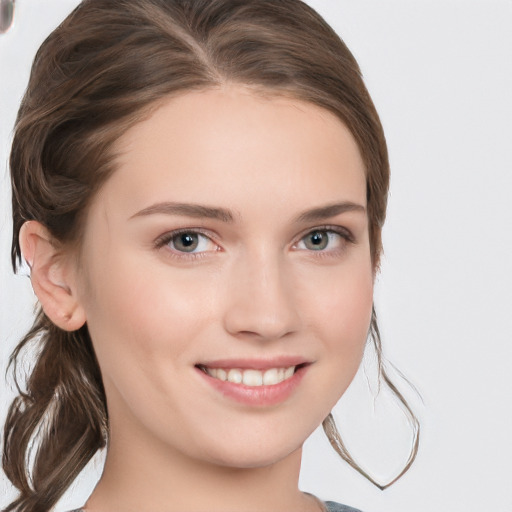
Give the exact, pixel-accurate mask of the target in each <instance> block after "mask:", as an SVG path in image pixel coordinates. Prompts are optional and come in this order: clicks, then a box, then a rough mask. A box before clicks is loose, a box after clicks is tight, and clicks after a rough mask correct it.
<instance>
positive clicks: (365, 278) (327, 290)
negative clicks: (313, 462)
mask: <svg viewBox="0 0 512 512" xmlns="http://www.w3.org/2000/svg"><path fill="white" fill-rule="evenodd" d="M314 289H315V290H316V291H314V290H313V287H311V288H310V290H309V298H307V299H306V302H307V304H305V305H304V306H303V308H302V309H303V311H305V312H306V315H307V316H306V318H307V321H308V323H309V328H310V330H312V331H314V332H315V334H316V338H317V339H319V340H320V341H321V344H322V345H323V348H324V350H325V351H326V353H327V354H328V355H329V357H330V358H331V361H332V365H331V367H332V369H333V371H334V372H339V373H338V375H339V377H340V378H341V380H343V381H344V382H342V383H341V385H342V387H343V386H345V387H346V386H347V385H348V383H349V382H350V380H351V379H352V377H353V375H354V374H355V372H356V371H357V368H358V367H359V364H360V362H361V359H362V356H363V352H364V348H365V345H366V339H367V335H368V330H369V327H370V321H371V315H372V305H373V274H372V271H371V264H368V265H356V266H353V267H351V268H350V269H347V270H345V269H342V270H341V271H340V272H339V273H337V275H336V273H332V274H331V275H330V276H329V277H327V276H326V277H325V278H324V279H321V280H317V281H316V283H315V286H314ZM343 376H344V377H343ZM347 381H348V382H347Z"/></svg>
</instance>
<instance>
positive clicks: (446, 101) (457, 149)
mask: <svg viewBox="0 0 512 512" xmlns="http://www.w3.org/2000/svg"><path fill="white" fill-rule="evenodd" d="M309 3H310V4H311V5H312V6H313V7H315V8H316V9H317V10H318V11H319V12H320V13H321V14H322V15H324V16H325V18H326V19H327V21H328V22H329V23H331V24H332V25H333V27H334V28H335V29H336V30H337V31H338V32H339V34H340V35H341V36H342V38H343V39H344V40H345V42H346V43H347V45H348V46H349V48H350V49H351V50H352V52H353V53H354V55H355V56H356V58H357V59H358V61H359V63H360V65H361V68H362V71H363V74H364V76H365V79H366V82H367V85H368V88H369V90H370V93H371V94H372V96H373V99H374V101H375V103H376V105H377V108H378V110H379V112H380V115H381V118H382V122H383V124H384V128H385V131H386V134H387V139H388V144H389V151H390V158H391V168H392V186H391V195H390V203H389V213H388V220H387V225H386V227H385V231H384V244H385V256H384V260H383V264H382V272H381V275H380V277H379V280H378V284H377V290H376V304H377V310H378V312H379V316H380V323H381V330H382V334H383V341H384V347H385V352H386V355H387V357H388V359H390V360H391V361H392V362H393V363H395V364H396V365H397V366H398V367H399V368H400V370H402V371H403V372H404V373H405V374H406V375H407V377H408V378H409V379H410V380H411V381H412V382H413V383H414V384H415V386H416V387H417V388H418V389H419V391H420V393H421V395H422V397H423V402H422V401H421V400H419V399H418V398H417V397H416V396H415V395H414V393H413V392H411V391H407V389H408V388H407V387H406V386H405V385H404V383H403V382H402V383H401V387H402V389H404V390H406V392H407V396H408V397H410V398H411V399H412V402H413V404H414V407H415V409H416V411H417V412H418V414H419V416H420V418H421V421H422V442H421V447H420V453H419V456H418V459H417V461H416V463H415V465H414V466H413V468H412V469H411V471H410V472H409V473H408V474H407V475H406V476H405V477H404V478H403V479H402V480H400V481H399V482H398V483H397V484H395V485H394V486H392V487H391V488H389V489H387V490H386V491H380V490H378V489H376V488H375V487H373V486H372V485H371V484H370V483H368V482H366V481H365V480H364V479H363V478H362V477H361V476H359V475H358V474H357V473H355V472H354V471H353V470H351V469H349V468H348V467H347V466H346V465H345V464H344V463H343V462H341V461H339V459H338V457H337V456H336V455H335V454H334V453H333V452H332V450H331V449H330V447H329V445H328V443H327V441H326V440H325V439H324V437H323V436H322V435H321V433H319V432H317V433H315V434H314V435H313V437H312V439H311V440H309V441H308V442H307V443H306V447H305V456H304V467H303V473H302V477H301V487H302V488H303V489H304V490H308V491H310V492H313V493H315V494H317V495H318V496H320V497H322V498H324V499H333V500H337V501H341V502H344V503H347V504H350V505H352V506H355V507H358V508H361V509H362V510H364V512H433V511H436V512H444V511H446V512H452V511H454V512H482V511H484V510H492V511H493V512H512V441H511V437H512V376H511V372H510V367H511V366H512V334H511V333H512V292H511V288H512V213H511V211H510V210H511V208H512V201H511V198H510V195H511V191H512V128H511V124H512V99H511V91H512V1H511V0H501V1H499V0H480V1H477V0H466V1H462V0H459V1H456V0H430V1H427V0H417V1H409V0H373V1H370V0H357V1H356V0H314V1H313V0H311V1H309ZM76 4H77V0H44V1H42V0H17V3H16V5H17V12H16V15H17V17H16V24H15V25H14V27H13V28H12V29H11V31H10V32H9V33H7V34H5V35H1V36H0V349H1V351H0V360H1V362H2V365H1V366H0V371H1V372H2V374H3V372H4V369H5V363H6V360H7V357H8V354H9V353H10V351H11V350H12V348H13V347H14V345H15V343H16V342H17V340H18V339H19V337H20V336H21V335H22V334H23V333H24V331H25V330H26V328H27V327H28V325H29V323H30V313H31V308H32V304H33V302H34V301H33V297H32V294H31V291H30V286H29V282H28V279H27V278H26V277H23V276H13V275H12V272H11V270H10V262H9V249H10V238H11V226H10V213H9V208H10V195H9V181H8V177H7V171H6V167H7V165H6V163H7V158H8V151H9V150H8V148H9V141H10V138H11V130H12V126H13V123H14V119H15V114H16V110H17V107H18V104H19V100H20V98H21V95H22V92H23V89H24V87H25V86H26V83H27V80H28V73H29V68H30V64H31V60H32V58H33V56H34V53H35V51H36V49H37V47H38V45H39V44H40V43H41V42H42V40H43V39H44V37H45V36H46V35H47V34H48V33H49V31H50V30H51V29H52V28H54V27H55V26H56V25H57V24H58V23H59V22H60V21H61V20H62V19H63V17H64V16H65V15H66V14H67V12H69V11H70V10H71V8H72V7H73V6H74V5H76ZM369 355H370V356H371V354H369ZM368 360H369V364H367V365H366V366H367V367H368V368H369V370H368V375H369V378H370V380H371V357H369V358H368ZM364 380H365V379H364V376H363V374H361V375H359V376H358V377H357V379H356V382H355V384H354V386H353V387H352V388H351V389H350V390H349V393H348V394H347V396H346V397H344V398H343V399H342V402H344V403H340V404H339V406H338V409H337V411H336V415H337V417H338V419H339V420H340V423H341V426H340V429H341V430H342V432H343V433H344V435H345V438H346V442H347V444H348V445H349V447H352V448H353V451H354V455H355V456H356V458H358V459H359V460H360V461H361V463H362V464H364V465H365V467H367V468H368V469H369V470H370V471H371V472H372V473H374V474H375V475H377V476H379V477H380V478H383V479H385V478H386V477H388V476H390V475H392V473H393V471H396V469H397V468H398V467H399V465H400V463H401V462H403V460H404V459H405V458H406V456H407V450H408V443H409V442H410V434H408V431H407V429H406V428H405V423H404V421H403V419H402V416H401V415H400V412H399V410H398V408H396V407H395V406H394V405H393V402H392V401H391V400H389V397H387V395H386V394H385V393H381V395H379V398H377V399H376V400H375V412H373V410H372V404H373V400H374V399H373V397H372V395H371V394H370V392H369V391H368V388H367V386H366V385H365V383H364ZM0 391H1V393H2V395H1V409H0V416H1V417H0V419H3V417H4V415H5V409H6V407H7V402H8V401H9V399H10V397H11V392H10V390H9V388H8V387H6V386H5V385H4V384H3V382H2V384H1V387H0ZM368 404H369V405H368ZM92 466H96V470H94V468H93V469H92V470H91V471H89V472H87V473H86V474H85V475H84V476H83V478H81V480H80V482H79V483H78V484H77V486H75V488H74V489H73V490H72V492H69V493H68V494H67V495H66V496H65V498H64V499H63V500H62V501H61V503H60V504H59V506H58V507H57V510H58V511H60V510H65V509H66V508H70V507H72V506H78V505H81V504H82V503H83V502H84V500H85V497H86V495H87V493H88V492H89V491H90V490H91V487H92V486H93V484H94V481H95V478H97V471H98V468H99V467H100V461H96V463H95V464H92ZM95 471H96V472H95ZM9 494H10V490H9V486H8V484H7V482H6V479H5V478H3V479H0V506H1V505H5V504H6V503H7V496H8V495H9Z"/></svg>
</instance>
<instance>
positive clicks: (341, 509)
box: [69, 501, 361, 512]
mask: <svg viewBox="0 0 512 512" xmlns="http://www.w3.org/2000/svg"><path fill="white" fill-rule="evenodd" d="M324 503H325V506H326V507H327V508H326V510H327V512H361V511H360V510H358V509H356V508H352V507H347V505H342V504H341V503H336V502H334V501H326V502H324ZM69 512H84V510H83V509H81V508H77V509H75V510H70V511H69Z"/></svg>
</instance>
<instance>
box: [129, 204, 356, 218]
mask: <svg viewBox="0 0 512 512" xmlns="http://www.w3.org/2000/svg"><path fill="white" fill-rule="evenodd" d="M354 211H355V212H362V213H365V212H366V208H365V207H364V206H362V205H360V204H356V203H352V202H350V201H344V202H341V203H334V204H329V205H327V206H320V207H318V208H312V209H311V210H307V211H305V212H302V213H301V214H300V215H299V216H298V217H296V219H295V222H296V223H303V222H317V221H321V220H324V219H328V218H330V217H335V216H337V215H341V214H342V213H346V212H354ZM156 214H164V215H179V216H182V217H193V218H197V219H202V218H207V219H216V220H220V221H222V222H226V223H232V222H234V215H233V213H232V212H231V211H230V210H227V209H225V208H216V207H212V206H205V205H200V204H193V203H173V202H163V203H156V204H153V205H151V206H148V207H147V208H144V209H143V210H140V211H139V212H137V213H135V214H134V215H132V216H131V217H130V219H133V218H137V217H146V216H148V215H156Z"/></svg>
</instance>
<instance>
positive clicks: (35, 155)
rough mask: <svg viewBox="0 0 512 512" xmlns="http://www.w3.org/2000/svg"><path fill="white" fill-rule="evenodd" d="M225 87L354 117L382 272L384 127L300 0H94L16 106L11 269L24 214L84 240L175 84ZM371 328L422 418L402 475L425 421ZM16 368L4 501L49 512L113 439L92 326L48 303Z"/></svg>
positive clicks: (52, 44)
mask: <svg viewBox="0 0 512 512" xmlns="http://www.w3.org/2000/svg"><path fill="white" fill-rule="evenodd" d="M223 84H241V85H244V86H247V87H251V88H253V89H254V90H255V91H256V92H258V91H260V92H261V93H262V94H266V95H272V94H276V95H284V96H287V97H291V98H294V99H298V100H302V101H306V102H310V103H313V104H315V105H318V106H320V107H323V108H325V109H327V110H329V111H330V112H332V113H334V114H335V115H336V116H337V117H338V118H339V119H340V120H341V121H342V122H343V123H344V124H345V125H346V126H347V127H348V129H349V130H350V132H351V133H352V135H353V137H354V138H355V140H356V142H357V145H358V147H359V150H360V153H361V155H362V158H363V161H364V164H365V169H366V185H367V205H368V208H367V211H368V223H369V237H370V250H371V257H372V262H373V265H374V269H375V271H376V270H377V268H378V265H379V258H380V254H381V250H382V244H381V230H382V226H383V223H384V219H385V213H386V202H387V194H388V186H389V163H388V155H387V148H386V142H385V138H384V133H383V130H382V126H381V123H380V121H379V117H378V114H377V112H376V110H375V107H374V105H373V103H372V100H371V98H370V96H369V94H368V91H367V89H366V87H365V85H364V83H363V80H362V76H361V72H360V69H359V66H358V64H357V62H356V60H355V59H354V57H353V56H352V54H351V53H350V51H349V50H348V48H347V47H346V46H345V44H344V43H343V41H342V40H341V39H340V38H339V37H338V35H337V34H336V33H335V32H334V31H333V30H332V28H331V27H330V26H329V25H328V24H327V23H326V22H325V21H324V20H323V19H322V18H321V17H320V16H319V15H318V14H317V13H316V12H315V11H314V10H313V9H311V8H310V7H308V6H307V5H306V4H304V3H303V2H301V1H300V0H251V1H250V2H248V1H246V0H84V1H83V2H82V3H81V4H80V5H79V6H78V7H77V8H76V9H75V10H74V11H73V12H72V13H71V14H70V15H69V16H68V18H67V19H66V20H65V21H64V22H63V23H62V24H61V25H60V26H59V27H58V28H57V29H56V30H55V31H54V32H53V33H52V34H50V36H49V37H48V38H47V39H46V41H45V42H44V43H43V44H42V46H41V47H40V49H39V51H38V52H37V54H36V57H35V60H34V63H33V67H32V72H31V77H30V81H29V84H28V87H27V90H26V93H25V96H24V98H23V101H22V104H21V107H20V110H19V113H18V117H17V121H16V126H15V133H14V139H13V144H12V151H11V156H10V170H11V179H12V190H13V197H12V207H13V242H12V253H11V256H12V264H13V268H14V270H15V271H16V270H17V268H18V266H19V264H20V262H21V258H22V255H21V251H20V243H19V231H20V228H21V226H22V225H23V223H24V222H25V221H28V220H37V221H39V222H40V223H41V224H43V225H44V226H45V227H46V228H47V229H48V231H49V232H50V234H51V236H52V237H53V238H54V240H55V241H57V242H58V243H59V244H62V245H63V246H64V247H66V246H72V245H75V246H79V243H80V235H81V232H82V229H83V225H84V219H85V215H86V212H87V207H88V205H89V204H90V202H91V198H92V197H93V196H94V194H95V193H96V192H97V191H98V190H99V188H100V187H101V186H102V184H103V183H104V182H105V181H106V180H107V179H108V178H109V176H110V175H111V174H112V173H113V172H114V171H115V165H114V156H115V155H114V154H113V145H114V144H115V142H116V141H117V140H118V139H119V137H121V136H122V135H123V133H125V132H126V131H127V130H128V129H129V128H130V127H131V126H133V125H134V124H136V123H138V122H140V121H141V120H142V119H145V118H146V117H147V116H148V115H149V114H150V113H151V112H152V111H154V110H155V108H157V106H158V105H159V104H160V103H161V102H162V101H164V100H167V99H168V98H169V97H171V96H173V95H176V94H180V93H185V92H187V91H192V90H204V89H208V88H213V87H219V86H222V85H223ZM368 339H369V343H370V342H371V343H373V345H374V347H375V350H376V352H377V356H378V363H379V371H380V376H381V378H382V380H383V382H384V383H385V384H387V385H388V386H390V389H391V391H392V392H393V393H394V394H395V395H396V397H397V398H398V400H399V401H400V402H401V404H402V405H403V407H404V410H405V412H406V414H407V415H408V416H409V418H410V421H411V423H412V425H413V428H414V441H413V447H412V450H411V455H410V458H409V460H408V462H407V464H406V466H405V468H404V469H403V471H402V472H401V473H400V475H398V477H396V478H395V480H396V479H398V478H399V477H400V476H401V475H402V474H403V473H405V471H406V470H407V469H408V468H409V466H410V465H411V464H412V461H413V459H414V457H415V455H416V451H417V448H418V433H419V430H418V422H417V420H416V418H415V416H414V414H413V413H412V411H411V409H410V407H409V405H408V404H407V402H406V400H405V399H404V397H403V396H402V395H401V394H400V392H399V391H398V390H397V388H396V387H395V386H394V385H393V383H392V382H391V381H390V379H389V377H388V376H387V374H386V372H385V369H384V365H383V362H382V351H381V341H380V336H379V331H378V328H377V322H376V316H375V311H373V315H372V321H371V326H370V331H369V338H368ZM29 348H30V349H32V350H33V349H34V348H35V349H36V350H37V358H36V360H35V362H34V364H33V368H32V369H31V374H30V375H29V377H28V379H27V381H26V385H25V386H24V387H22V386H21V385H20V384H19V379H18V377H17V373H18V372H17V367H19V364H20V359H21V355H22V353H24V352H25V350H27V349H29ZM10 367H11V368H12V370H13V374H14V378H15V382H16V386H17V388H18V392H19V394H18V396H17V397H16V398H15V400H14V401H13V403H12V404H11V406H10V409H9V412H8V416H7V420H6V424H5V430H4V451H3V468H4V471H5V473H6V475H7V476H8V478H9V479H10V480H11V482H12V483H13V484H14V486H15V487H16V488H17V489H18V490H19V495H18V497H17V498H16V499H15V500H14V501H13V502H12V503H11V504H10V505H9V506H8V507H7V508H6V509H5V511H12V510H16V511H32V512H34V511H45V510H48V509H50V508H51V507H52V506H53V505H54V504H55V503H56V502H57V501H58V500H59V498H60V497H61V496H62V495H63V493H64V492H65V490H66V489H67V488H68V487H69V485H70V484H71V483H72V481H73V480H74V479H75V478H76V476H77V475H78V474H79V473H80V471H81V470H82V469H83V468H84V466H85V465H86V464H87V462H88V461H89V460H90V459H91V458H92V457H93V455H94V454H95V453H96V452H97V450H98V449H100V448H103V447H104V446H105V445H106V442H107V439H108V414H107V408H106V399H105V392H104V388H103V384H102V378H101V374H100V370H99V367H98V363H97V360H96V357H95V354H94V350H93V346H92V343H91V338H90V336H89V333H88V330H87V325H84V326H83V327H82V328H80V329H79V330H77V331H74V332H67V331H64V330H61V329H59V328H58V327H56V326H55V325H54V324H53V323H52V322H51V321H50V320H49V318H48V317H47V316H46V315H45V313H44V312H43V311H42V309H41V308H39V310H38V313H37V315H36V318H35V321H34V324H33V327H32V328H31V330H30V331H29V332H28V333H27V334H26V336H25V337H24V338H23V339H22V340H21V342H20V343H19V344H18V346H17V347H16V348H15V350H14V352H13V354H12V355H11V358H10ZM323 426H324V429H325V431H326V433H327V435H328V437H329V440H330V441H331V444H332V445H333V447H334V448H335V449H336V451H337V452H338V453H339V454H340V455H341V457H342V458H343V459H345V460H346V461H347V462H348V463H349V464H350V465H351V466H353V467H354V468H355V469H356V470H358V471H359V472H361V473H362V474H363V475H365V476H366V477H367V478H369V479H370V480H372V481H373V482H374V483H375V484H376V485H379V484H377V483H376V482H375V481H374V480H373V479H372V478H371V477H370V476H369V475H368V474H367V473H366V472H365V471H364V470H363V469H362V468H361V467H360V466H359V465H358V464H357V463H356V462H355V461H354V459H353V458H352V457H351V455H350V453H349V452H348V451H347V449H346V448H345V446H344V444H343V442H342V440H341V437H340V435H339V433H338V431H337V429H336V426H335V424H334V420H333V419H332V416H331V415H329V416H328V417H327V418H326V420H325V421H324V423H323ZM36 441H37V442H36ZM387 485H390V484H387ZM387 485H386V486H387ZM386 486H384V485H379V487H381V488H384V487H386Z"/></svg>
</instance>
